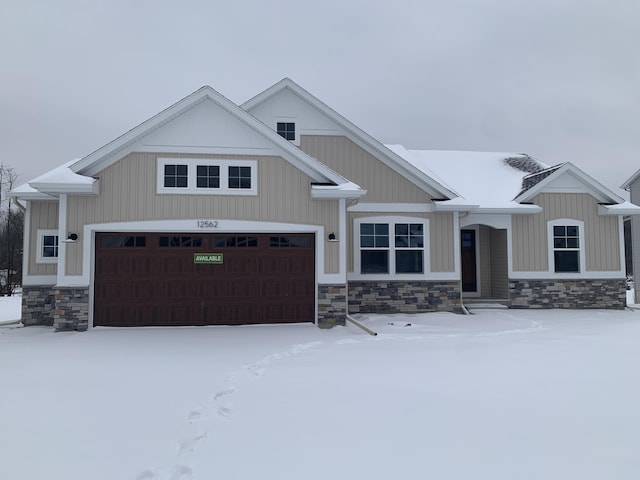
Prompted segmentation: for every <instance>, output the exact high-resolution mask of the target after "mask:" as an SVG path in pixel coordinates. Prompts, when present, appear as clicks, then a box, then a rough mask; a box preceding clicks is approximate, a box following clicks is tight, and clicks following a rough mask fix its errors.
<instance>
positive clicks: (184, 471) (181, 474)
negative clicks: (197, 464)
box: [171, 465, 193, 480]
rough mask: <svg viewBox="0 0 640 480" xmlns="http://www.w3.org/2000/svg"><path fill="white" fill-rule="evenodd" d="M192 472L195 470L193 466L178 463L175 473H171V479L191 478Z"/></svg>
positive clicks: (183, 479)
mask: <svg viewBox="0 0 640 480" xmlns="http://www.w3.org/2000/svg"><path fill="white" fill-rule="evenodd" d="M192 474H193V470H191V468H189V467H187V466H186V465H177V466H176V468H175V470H174V471H173V475H171V480H187V479H189V478H191V475H192Z"/></svg>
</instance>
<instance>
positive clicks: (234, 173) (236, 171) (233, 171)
mask: <svg viewBox="0 0 640 480" xmlns="http://www.w3.org/2000/svg"><path fill="white" fill-rule="evenodd" d="M239 175H240V167H229V176H230V177H238V176H239Z"/></svg>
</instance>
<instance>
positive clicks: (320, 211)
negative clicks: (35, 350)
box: [66, 153, 340, 275]
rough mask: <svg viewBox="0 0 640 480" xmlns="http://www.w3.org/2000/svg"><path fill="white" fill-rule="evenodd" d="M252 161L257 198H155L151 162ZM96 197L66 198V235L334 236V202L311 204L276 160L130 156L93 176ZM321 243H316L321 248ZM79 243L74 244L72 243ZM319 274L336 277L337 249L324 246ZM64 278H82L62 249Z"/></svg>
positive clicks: (75, 257) (303, 185) (70, 253)
mask: <svg viewBox="0 0 640 480" xmlns="http://www.w3.org/2000/svg"><path fill="white" fill-rule="evenodd" d="M158 157H161V158H176V159H181V158H183V159H198V158H202V159H215V158H219V159H227V160H255V161H256V162H257V165H258V172H257V176H258V195H247V196H240V195H238V196H234V195H213V194H212V195H182V194H158V193H156V190H157V174H156V172H157V163H158V162H157V158H158ZM98 177H99V178H100V189H101V191H100V195H98V196H95V197H94V196H70V197H69V198H68V203H67V205H68V208H67V222H68V229H69V231H82V229H83V227H84V225H87V224H94V223H109V222H135V221H144V220H184V219H227V220H247V221H257V222H260V221H263V222H281V223H297V224H305V225H323V226H324V227H325V229H326V232H332V231H335V232H337V231H339V217H340V215H339V202H338V201H337V200H313V199H311V197H310V183H311V179H310V178H309V177H308V176H307V175H306V174H304V173H303V172H301V171H300V170H299V169H297V168H296V167H294V166H293V165H291V164H290V163H289V162H287V161H286V160H284V159H282V158H281V157H275V156H251V155H196V154H176V153H171V154H167V153H131V154H129V155H128V156H127V157H125V158H123V159H122V160H120V161H118V162H116V163H115V164H113V165H111V166H110V167H108V168H106V169H105V170H103V171H102V172H100V174H99V175H98ZM324 240H325V239H318V241H321V242H324ZM78 243H80V242H78ZM324 248H325V272H326V273H337V272H338V271H339V265H338V263H339V250H338V244H337V243H329V242H324ZM66 268H67V274H68V275H81V274H82V249H81V248H72V249H67V265H66Z"/></svg>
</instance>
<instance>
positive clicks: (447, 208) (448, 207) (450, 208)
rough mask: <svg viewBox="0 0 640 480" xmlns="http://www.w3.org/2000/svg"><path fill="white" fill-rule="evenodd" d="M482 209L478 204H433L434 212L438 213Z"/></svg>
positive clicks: (436, 202) (445, 202)
mask: <svg viewBox="0 0 640 480" xmlns="http://www.w3.org/2000/svg"><path fill="white" fill-rule="evenodd" d="M478 208H480V205H477V204H475V205H474V204H463V203H448V201H444V202H439V201H437V200H436V201H434V202H433V210H434V211H436V212H470V211H475V210H477V209H478Z"/></svg>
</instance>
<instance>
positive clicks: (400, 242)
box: [396, 235, 409, 248]
mask: <svg viewBox="0 0 640 480" xmlns="http://www.w3.org/2000/svg"><path fill="white" fill-rule="evenodd" d="M408 246H409V236H408V235H402V236H401V235H396V247H398V248H407V247H408Z"/></svg>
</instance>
